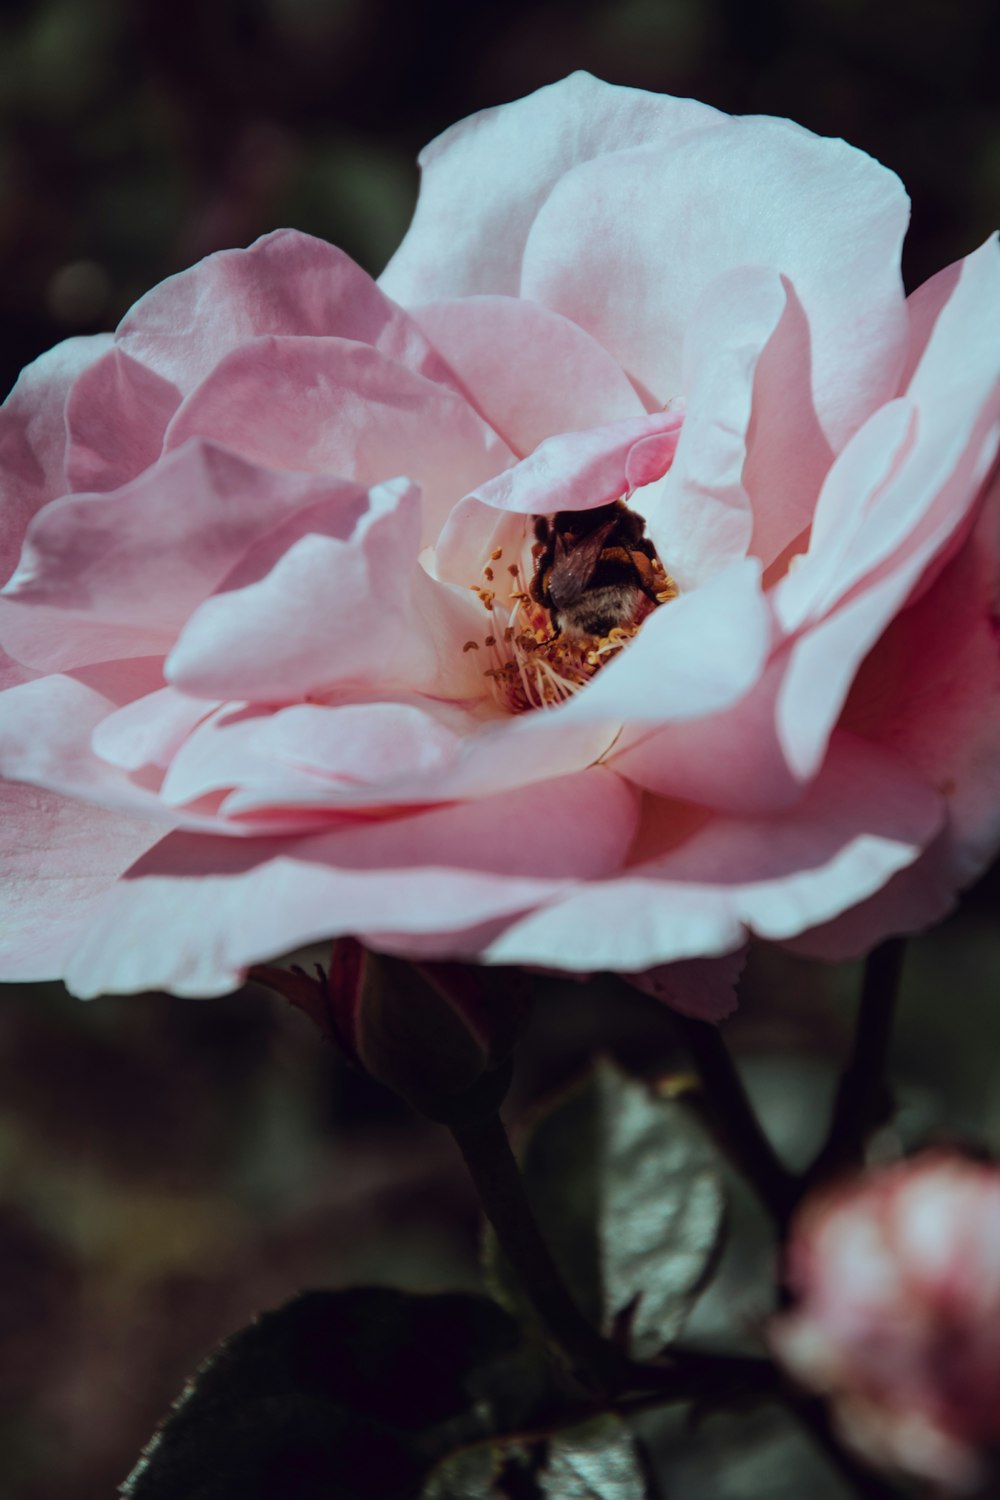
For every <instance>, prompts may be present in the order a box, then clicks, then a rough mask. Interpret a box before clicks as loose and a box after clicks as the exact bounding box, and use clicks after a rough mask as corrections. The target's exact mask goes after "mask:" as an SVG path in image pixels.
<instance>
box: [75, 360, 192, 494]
mask: <svg viewBox="0 0 1000 1500" xmlns="http://www.w3.org/2000/svg"><path fill="white" fill-rule="evenodd" d="M180 401H181V394H180V391H179V390H178V389H177V387H176V386H175V385H174V384H173V383H172V382H171V381H169V380H164V378H163V376H162V375H158V374H157V373H156V371H155V370H150V369H148V368H147V366H146V365H143V364H140V362H139V361H138V360H137V359H133V358H132V356H131V355H129V354H126V353H125V351H124V350H123V349H122V348H121V347H120V346H117V345H116V346H115V347H114V348H111V349H109V350H108V351H107V353H106V354H103V355H102V356H101V358H100V359H98V360H96V361H95V362H94V363H93V364H92V365H90V366H89V367H88V368H87V369H86V370H84V372H83V374H82V375H81V376H80V377H79V379H78V380H77V381H76V383H75V384H74V386H73V389H72V391H71V393H70V396H69V400H68V401H67V404H66V435H67V449H66V481H67V484H66V487H67V489H70V490H97V491H103V490H116V489H118V487H119V486H120V485H123V484H127V483H128V482H129V480H130V479H136V478H137V477H138V476H139V475H140V474H141V473H142V472H143V470H144V469H146V468H148V467H149V465H150V464H153V463H155V462H156V460H157V459H158V458H159V456H160V452H161V450H162V448H163V435H164V433H165V432H166V430H167V424H168V423H169V421H170V419H171V417H172V416H173V414H174V412H175V411H176V410H177V408H178V406H179V405H180Z"/></svg>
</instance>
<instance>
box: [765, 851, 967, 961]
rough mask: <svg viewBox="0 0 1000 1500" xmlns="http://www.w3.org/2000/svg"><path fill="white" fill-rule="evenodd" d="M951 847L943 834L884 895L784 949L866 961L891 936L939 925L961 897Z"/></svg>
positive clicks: (900, 873)
mask: <svg viewBox="0 0 1000 1500" xmlns="http://www.w3.org/2000/svg"><path fill="white" fill-rule="evenodd" d="M947 843H948V835H947V831H945V832H943V833H940V834H939V835H938V837H937V838H936V839H934V840H932V842H931V843H930V844H929V845H928V847H927V849H926V851H925V852H924V853H923V854H922V855H921V856H920V858H919V859H917V860H914V862H913V864H912V865H907V867H906V869H905V870H899V871H898V872H897V873H896V874H895V875H894V876H893V877H892V879H891V880H890V881H888V882H887V883H886V884H885V885H884V886H883V887H882V889H881V890H880V891H876V892H875V894H874V895H873V896H869V897H868V899H867V900H866V901H859V902H858V904H857V905H856V906H852V907H849V908H848V910H847V911H845V912H842V913H841V915H840V916H839V917H834V918H833V920H832V921H831V922H822V923H820V925H819V926H817V927H810V928H809V930H808V931H807V932H804V933H803V934H802V935H801V937H796V938H791V939H790V940H788V941H787V942H786V943H784V944H783V946H784V947H786V948H788V949H789V950H790V951H791V952H792V953H799V954H802V956H803V957H805V958H821V959H824V960H826V962H828V963H845V962H847V961H848V960H850V959H858V958H864V957H865V956H866V954H868V953H870V952H871V950H872V949H873V948H874V947H875V946H876V945H877V944H878V943H881V942H883V941H884V940H885V939H886V938H890V937H902V936H905V935H908V934H910V933H916V932H923V931H924V930H925V929H926V928H928V927H931V926H933V924H934V923H935V922H940V921H941V919H942V918H943V917H946V916H947V915H948V913H949V912H950V911H951V910H952V909H953V908H954V906H955V904H956V901H957V899H958V898H957V894H956V889H955V885H954V883H953V882H954V876H953V874H952V871H951V869H950V868H949V859H948V852H949V851H948V847H947Z"/></svg>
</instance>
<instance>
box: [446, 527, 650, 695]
mask: <svg viewBox="0 0 1000 1500" xmlns="http://www.w3.org/2000/svg"><path fill="white" fill-rule="evenodd" d="M532 521H533V526H532V528H531V531H530V532H529V531H528V530H527V528H526V531H525V537H524V540H523V542H522V544H521V546H520V547H519V548H518V549H517V556H516V557H515V558H514V559H513V560H512V561H510V562H505V560H504V551H503V548H501V547H497V548H496V549H495V550H494V551H493V552H492V553H491V555H490V559H489V562H488V563H487V565H486V566H485V567H484V569H483V581H482V583H481V584H475V585H473V589H474V592H475V593H477V594H478V596H479V599H480V602H481V603H482V605H483V608H484V609H485V610H486V612H487V614H488V615H489V616H490V631H489V634H488V635H486V636H485V637H484V639H483V642H482V646H483V649H484V650H485V651H486V652H488V653H489V665H488V666H487V667H486V668H485V676H486V677H487V679H488V680H489V682H490V686H491V689H492V692H493V695H494V697H495V698H496V700H497V702H498V703H499V704H500V706H501V707H502V708H504V709H505V710H506V711H507V712H508V713H526V712H528V711H529V710H531V709H535V708H552V707H555V706H556V705H557V704H559V703H564V702H565V701H566V700H567V699H568V698H571V697H572V696H573V694H574V693H577V692H579V690H580V688H582V687H584V686H585V685H586V684H587V683H588V682H589V681H590V679H591V678H592V677H593V676H594V674H595V673H596V672H598V671H600V669H601V667H602V666H604V665H605V663H606V662H608V661H610V660H611V658H612V657H613V656H615V655H617V653H618V652H619V651H621V650H622V648H623V647H624V646H625V645H627V644H628V642H629V641H630V640H631V639H632V637H633V636H634V635H635V634H636V633H637V631H638V630H639V628H640V626H641V625H642V622H643V620H645V618H646V616H647V615H649V614H651V613H652V611H653V610H654V609H657V608H658V607H659V606H660V605H661V604H665V603H667V601H668V600H670V599H674V598H676V597H677V585H676V584H675V583H674V580H673V579H672V578H671V577H670V575H669V574H668V573H667V571H666V570H665V568H664V566H663V564H662V563H661V561H660V559H659V557H658V556H657V555H656V549H655V548H654V546H653V544H652V542H651V541H650V540H649V538H648V537H647V536H646V534H645V530H646V528H645V522H644V521H643V519H642V516H640V515H639V514H638V513H637V512H636V511H632V510H629V508H628V506H627V505H626V504H625V503H624V501H622V500H615V501H613V502H612V503H611V504H609V505H600V506H597V507H596V508H595V509H594V510H588V511H558V512H557V513H556V514H555V515H551V516H535V517H533V518H532ZM463 649H464V650H465V651H478V650H479V649H480V643H479V642H478V641H466V643H465V646H464V648H463Z"/></svg>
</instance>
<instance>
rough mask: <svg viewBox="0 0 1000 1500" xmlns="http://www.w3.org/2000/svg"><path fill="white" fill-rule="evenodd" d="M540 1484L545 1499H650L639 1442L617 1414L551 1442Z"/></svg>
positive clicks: (564, 1434)
mask: <svg viewBox="0 0 1000 1500" xmlns="http://www.w3.org/2000/svg"><path fill="white" fill-rule="evenodd" d="M539 1486H540V1490H541V1493H542V1495H544V1496H545V1500H647V1490H646V1484H645V1481H644V1479H643V1474H642V1469H641V1468H640V1466H639V1460H638V1458H637V1456H636V1451H635V1443H634V1442H633V1440H632V1438H631V1437H630V1436H629V1434H628V1432H627V1431H626V1429H625V1427H624V1426H623V1425H622V1424H621V1422H619V1421H617V1420H616V1419H615V1418H614V1417H602V1418H601V1419H600V1420H598V1421H596V1422H589V1423H588V1424H587V1426H586V1427H578V1428H576V1430H575V1431H572V1432H564V1433H562V1434H560V1436H559V1437H558V1438H556V1439H555V1440H554V1441H553V1442H552V1443H550V1445H549V1456H548V1462H547V1464H546V1465H545V1468H544V1469H543V1471H542V1472H541V1474H540V1475H539Z"/></svg>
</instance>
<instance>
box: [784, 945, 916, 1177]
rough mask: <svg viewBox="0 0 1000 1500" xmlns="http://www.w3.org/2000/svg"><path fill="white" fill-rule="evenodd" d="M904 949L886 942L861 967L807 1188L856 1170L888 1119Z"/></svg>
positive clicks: (808, 1174)
mask: <svg viewBox="0 0 1000 1500" xmlns="http://www.w3.org/2000/svg"><path fill="white" fill-rule="evenodd" d="M905 951H906V943H905V940H904V939H903V938H890V939H889V940H888V942H885V943H881V944H880V945H879V946H878V947H877V948H875V949H873V950H872V952H871V953H870V954H869V956H868V959H867V961H866V963H865V972H864V979H863V981H862V986H861V998H860V1000H859V1003H858V1017H857V1023H856V1025H855V1028H854V1040H853V1042H852V1044H851V1053H850V1057H849V1058H848V1060H847V1063H846V1064H845V1067H844V1071H843V1072H842V1074H841V1076H840V1082H839V1084H838V1085H837V1095H836V1099H835V1101H834V1106H833V1114H832V1117H831V1121H830V1129H829V1132H828V1135H827V1138H826V1142H825V1144H824V1145H823V1147H822V1148H821V1150H820V1152H819V1154H818V1155H817V1157H816V1160H815V1161H814V1162H813V1164H812V1166H811V1167H810V1168H809V1171H808V1172H807V1174H806V1185H807V1186H808V1187H809V1188H812V1187H813V1186H815V1185H816V1184H817V1183H820V1182H823V1181H825V1180H826V1179H828V1178H830V1177H833V1176H836V1175H837V1174H838V1173H839V1172H843V1171H846V1170H848V1169H849V1168H852V1167H860V1166H861V1165H862V1164H863V1163H864V1159H865V1149H866V1147H867V1144H868V1141H869V1139H870V1138H871V1136H872V1135H873V1134H874V1133H875V1131H876V1130H878V1128H879V1127H880V1126H881V1125H884V1124H885V1123H886V1121H887V1120H888V1119H890V1118H891V1116H892V1113H893V1110H894V1107H895V1105H894V1099H893V1093H892V1088H891V1085H890V1083H889V1080H888V1065H889V1051H890V1048H891V1045H892V1028H893V1022H894V1021H895V1017H896V1010H897V1005H898V997H899V983H900V979H901V977H902V972H903V959H904V956H905Z"/></svg>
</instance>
